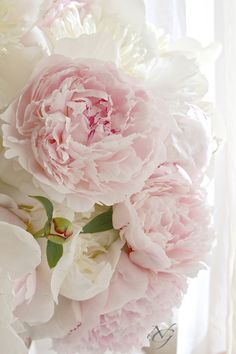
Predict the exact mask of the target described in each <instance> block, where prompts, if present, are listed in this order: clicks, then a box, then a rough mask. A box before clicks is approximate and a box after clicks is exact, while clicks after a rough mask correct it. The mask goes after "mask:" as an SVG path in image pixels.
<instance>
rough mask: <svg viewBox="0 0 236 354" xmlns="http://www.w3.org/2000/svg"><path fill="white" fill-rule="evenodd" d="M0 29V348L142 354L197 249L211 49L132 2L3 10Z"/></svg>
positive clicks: (200, 261)
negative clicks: (170, 32)
mask: <svg viewBox="0 0 236 354" xmlns="http://www.w3.org/2000/svg"><path fill="white" fill-rule="evenodd" d="M19 14H20V15H19ZM0 19H1V21H0V111H1V149H0V167H1V168H0V255H1V256H0V277H1V288H0V309H1V317H0V327H1V330H0V343H1V348H3V349H1V350H3V352H4V354H5V353H7V354H16V353H17V354H18V353H19V354H25V353H28V348H27V347H28V346H29V344H30V341H31V340H37V339H41V338H51V339H52V342H53V348H54V349H55V351H56V352H57V353H58V354H75V353H80V354H85V353H104V352H105V351H106V350H107V349H109V350H112V351H114V352H121V353H128V352H129V350H131V349H132V348H141V347H142V346H144V345H145V344H146V342H147V335H148V333H149V332H150V331H151V329H152V326H153V325H157V324H160V323H162V322H164V321H168V320H169V319H170V318H171V315H172V311H173V309H174V308H176V307H178V306H179V305H180V304H181V300H182V297H183V294H184V292H185V291H186V288H187V282H188V278H189V277H194V276H196V274H197V273H198V271H199V270H200V269H202V268H204V267H205V264H206V262H207V259H208V256H209V252H210V250H211V245H212V239H213V231H212V225H211V209H210V207H209V206H208V204H207V193H206V190H205V187H204V184H203V181H204V180H205V177H206V170H207V167H208V164H209V160H210V157H211V153H212V138H211V128H210V125H209V119H210V118H209V117H210V114H209V110H208V106H207V104H206V103H204V101H203V97H204V95H205V93H206V92H207V81H206V78H205V77H204V75H202V73H201V71H200V64H201V61H202V59H203V58H205V57H206V54H208V53H209V51H210V50H211V49H210V48H205V49H204V48H202V47H201V46H200V44H198V43H197V42H196V41H194V40H191V39H182V40H179V41H178V42H176V43H172V42H171V40H170V39H169V38H168V36H166V35H164V34H163V32H161V31H160V30H158V29H156V28H155V27H153V26H152V25H150V24H148V23H147V21H146V18H145V6H144V3H143V2H142V0H132V1H124V0H119V1H116V0H54V1H52V0H51V1H50V0H46V1H44V0H34V1H27V0H17V1H13V0H2V1H1V3H0Z"/></svg>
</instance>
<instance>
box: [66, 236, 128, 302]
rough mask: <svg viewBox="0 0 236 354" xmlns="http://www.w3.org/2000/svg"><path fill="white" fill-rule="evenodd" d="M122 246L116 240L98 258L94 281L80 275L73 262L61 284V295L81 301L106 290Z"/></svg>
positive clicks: (121, 243) (120, 242) (119, 241)
mask: <svg viewBox="0 0 236 354" xmlns="http://www.w3.org/2000/svg"><path fill="white" fill-rule="evenodd" d="M122 245H123V241H121V240H120V239H118V240H117V241H115V242H113V244H112V245H111V246H110V248H109V251H108V253H107V254H106V255H105V256H101V257H100V263H99V264H98V266H99V267H100V268H101V269H100V271H99V272H98V274H97V275H96V281H92V280H90V279H89V278H87V277H86V275H85V274H83V273H81V272H80V270H79V266H78V265H77V264H76V262H74V263H73V264H72V266H71V267H70V269H69V272H68V273H67V275H66V278H65V280H64V282H63V284H62V287H61V290H60V293H61V295H63V296H65V297H68V298H69V299H73V300H77V301H83V300H87V299H90V298H92V297H93V296H95V295H97V294H99V293H101V292H102V291H104V290H105V289H107V287H108V286H109V283H110V280H111V278H112V275H113V272H114V270H115V267H116V265H117V263H118V261H119V258H120V252H121V251H120V250H121V247H122ZM96 271H97V270H96Z"/></svg>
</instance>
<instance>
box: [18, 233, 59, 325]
mask: <svg viewBox="0 0 236 354" xmlns="http://www.w3.org/2000/svg"><path fill="white" fill-rule="evenodd" d="M41 244H42V247H43V249H42V262H41V264H40V265H39V266H38V267H37V271H36V292H35V295H34V296H33V298H32V300H31V302H30V303H25V304H23V305H21V306H19V307H18V308H17V309H16V310H15V312H14V313H15V315H16V316H17V317H19V318H20V319H21V320H22V321H25V322H28V323H29V324H31V325H35V324H39V323H45V322H47V321H49V320H50V318H51V317H52V315H53V313H54V301H53V296H52V292H51V286H50V283H51V270H50V268H49V267H48V264H47V260H46V242H44V240H42V242H41Z"/></svg>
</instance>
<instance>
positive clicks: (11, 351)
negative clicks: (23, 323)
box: [0, 327, 28, 354]
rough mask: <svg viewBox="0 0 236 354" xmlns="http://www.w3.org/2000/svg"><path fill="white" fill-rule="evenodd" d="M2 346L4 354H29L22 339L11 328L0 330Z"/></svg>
mask: <svg viewBox="0 0 236 354" xmlns="http://www.w3.org/2000/svg"><path fill="white" fill-rule="evenodd" d="M0 344H1V353H2V354H28V349H27V348H26V346H25V344H24V343H23V341H22V339H21V338H20V337H18V335H17V334H16V332H15V331H14V330H13V329H12V328H11V327H2V328H0Z"/></svg>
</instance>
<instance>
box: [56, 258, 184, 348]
mask: <svg viewBox="0 0 236 354" xmlns="http://www.w3.org/2000/svg"><path fill="white" fill-rule="evenodd" d="M133 286H134V288H133ZM185 290H186V281H185V280H184V279H183V278H182V277H178V276H176V275H172V274H164V273H160V274H158V275H153V274H151V273H150V272H148V271H144V270H142V269H141V268H139V267H137V266H135V265H134V264H132V263H131V262H130V260H129V257H128V255H127V254H125V253H122V256H121V258H120V262H119V264H118V266H117V270H116V273H115V274H114V276H113V279H112V281H111V285H110V287H109V288H108V289H107V290H106V291H105V292H104V293H103V294H101V295H99V296H96V297H94V298H93V299H91V300H88V301H85V302H81V303H80V306H81V323H80V325H79V324H77V325H75V326H74V327H73V328H72V329H71V331H70V332H69V333H68V334H67V336H65V337H64V338H62V339H57V340H55V341H54V345H55V348H56V350H57V352H58V353H59V354H60V353H63V354H64V353H66V354H75V353H77V352H79V353H81V354H91V353H99V354H102V353H104V352H106V350H108V349H109V350H111V351H112V352H113V351H114V352H121V353H128V352H129V351H130V350H131V349H132V348H134V347H135V348H137V349H140V348H141V347H142V346H143V345H145V344H147V335H148V333H150V332H151V330H152V328H153V326H155V325H159V324H160V323H162V322H163V321H166V320H169V319H170V318H171V314H172V310H173V308H174V307H176V306H179V305H180V302H181V299H182V295H183V292H184V291H185Z"/></svg>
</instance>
